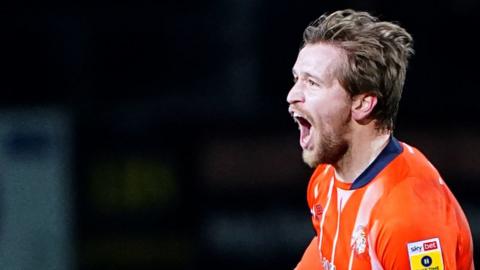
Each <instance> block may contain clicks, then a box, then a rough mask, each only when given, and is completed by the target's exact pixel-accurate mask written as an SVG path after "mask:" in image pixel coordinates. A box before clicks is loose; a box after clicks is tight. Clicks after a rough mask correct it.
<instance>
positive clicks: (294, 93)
mask: <svg viewBox="0 0 480 270" xmlns="http://www.w3.org/2000/svg"><path fill="white" fill-rule="evenodd" d="M304 101H305V96H304V94H303V91H302V90H301V89H300V87H298V82H297V83H295V84H294V85H293V87H292V89H290V91H289V92H288V95H287V102H288V103H289V104H294V103H297V102H304Z"/></svg>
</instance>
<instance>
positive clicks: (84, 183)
mask: <svg viewBox="0 0 480 270" xmlns="http://www.w3.org/2000/svg"><path fill="white" fill-rule="evenodd" d="M420 5H421V6H420ZM343 8H354V9H362V10H367V11H370V12H372V13H373V14H374V15H377V16H380V17H381V18H382V19H385V20H389V21H396V22H400V24H401V25H402V26H404V27H405V28H406V29H407V30H409V32H410V33H411V34H412V35H413V37H414V39H415V50H416V55H415V56H414V57H413V59H412V61H411V65H410V69H409V71H408V75H407V82H406V87H405V91H404V95H403V99H402V103H401V106H400V113H399V116H398V121H397V127H396V131H395V134H396V136H397V137H398V138H399V139H401V140H403V141H405V142H408V143H410V144H412V145H414V146H417V147H418V148H420V149H421V150H422V151H423V152H424V153H425V154H426V155H427V156H428V157H429V158H430V160H431V161H432V163H433V164H434V165H435V166H436V167H437V168H438V169H439V171H440V172H441V173H442V175H443V177H444V179H445V181H446V182H447V183H448V185H449V186H450V188H451V189H452V191H453V192H454V194H455V195H456V196H457V198H458V200H459V201H460V203H461V204H462V206H463V208H464V210H465V212H466V214H467V216H468V218H469V221H470V225H471V229H472V232H473V234H474V238H475V241H476V243H479V242H478V241H479V239H480V227H479V226H480V213H479V208H478V207H479V202H480V200H479V199H478V197H477V189H478V188H479V187H480V184H479V183H478V181H479V176H480V154H479V152H480V137H479V135H480V129H479V128H480V126H479V125H478V116H479V114H478V112H477V109H478V98H477V92H478V91H479V88H478V71H479V69H478V63H479V60H480V59H479V56H478V43H477V42H475V41H474V40H475V39H476V36H477V34H478V22H477V19H478V18H476V17H477V14H476V13H477V10H478V9H479V8H480V4H479V2H478V1H474V0H461V1H453V0H452V1H447V0H444V1H435V2H433V1H432V2H423V1H422V3H419V2H418V1H394V2H388V1H379V0H369V1H361V3H357V2H356V1H351V0H350V1H307V2H305V1H286V0H277V1H253V0H245V1H242V0H228V1H218V0H216V1H215V0H214V1H193V0H177V1H173V0H168V1H135V2H134V1H129V2H127V1H119V2H101V1H99V2H86V3H83V2H82V3H74V2H50V3H46V2H42V3H41V4H38V5H37V6H20V5H16V6H11V7H5V8H2V9H0V31H1V32H0V33H1V39H0V40H1V43H0V44H1V45H0V48H1V58H0V59H1V67H2V69H1V71H2V76H1V80H0V87H1V89H2V98H1V99H0V109H1V111H0V197H2V198H0V259H1V260H0V261H2V262H1V263H0V266H1V268H2V269H139V270H141V269H207V268H210V269H211V268H220V269H221V268H224V269H277V268H278V269H292V268H293V267H294V266H295V265H296V263H297V262H298V260H299V258H300V257H301V255H302V253H303V250H304V248H305V246H306V245H307V244H308V242H309V240H310V238H311V237H312V235H313V230H312V228H311V225H310V217H309V211H308V207H307V205H306V200H305V190H306V185H307V182H308V178H309V175H310V173H311V171H310V170H309V169H308V168H307V167H306V166H304V165H303V164H302V161H301V153H300V148H299V146H298V134H297V128H296V126H295V124H293V122H292V120H291V119H290V117H289V115H288V113H287V104H286V102H285V98H286V94H287V91H288V90H289V88H290V87H291V85H292V78H291V77H292V76H291V67H292V65H293V63H294V61H295V58H296V54H297V51H298V48H299V45H300V41H301V36H302V32H303V29H304V28H305V27H306V26H307V25H308V23H309V22H311V21H312V20H314V19H315V18H317V17H318V16H319V15H321V14H322V13H324V12H330V11H334V10H337V9H343ZM425 193H426V196H428V191H425ZM426 226H428V225H426ZM477 246H478V244H477ZM475 256H476V258H477V259H478V258H479V256H480V253H479V252H478V249H477V250H476V251H475Z"/></svg>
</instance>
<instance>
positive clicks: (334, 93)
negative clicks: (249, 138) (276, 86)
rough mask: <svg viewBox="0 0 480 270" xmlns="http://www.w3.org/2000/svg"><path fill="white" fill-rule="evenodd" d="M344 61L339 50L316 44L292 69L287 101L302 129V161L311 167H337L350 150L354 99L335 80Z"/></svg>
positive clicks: (299, 57) (304, 53)
mask: <svg viewBox="0 0 480 270" xmlns="http://www.w3.org/2000/svg"><path fill="white" fill-rule="evenodd" d="M344 59H345V56H343V55H342V54H341V51H340V49H338V48H335V47H333V46H332V45H328V44H324V43H317V44H313V45H306V46H305V47H304V48H303V49H302V50H301V51H300V52H299V54H298V58H297V61H296V62H295V65H294V66H293V77H294V81H295V84H294V85H293V87H292V89H291V90H290V92H289V93H288V96H287V101H288V103H289V104H290V106H289V112H290V114H291V115H292V116H293V118H294V119H295V122H297V124H298V126H299V129H300V145H301V147H302V149H303V160H304V161H305V163H307V164H308V165H309V166H311V167H316V166H317V165H319V164H320V163H329V164H333V163H336V162H337V161H338V160H339V159H340V158H341V157H342V156H343V154H345V152H346V151H347V149H348V141H347V137H348V134H349V131H350V129H349V122H350V118H351V117H350V116H351V98H350V96H349V94H348V93H347V91H346V90H345V89H344V88H343V87H342V86H341V85H340V82H339V81H338V80H337V78H336V77H335V74H336V72H335V71H336V68H337V67H338V66H339V65H340V63H342V61H345V60H344Z"/></svg>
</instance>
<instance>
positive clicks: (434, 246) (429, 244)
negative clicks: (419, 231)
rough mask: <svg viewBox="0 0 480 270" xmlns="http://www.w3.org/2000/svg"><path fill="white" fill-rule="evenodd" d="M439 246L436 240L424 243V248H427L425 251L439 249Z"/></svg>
mask: <svg viewBox="0 0 480 270" xmlns="http://www.w3.org/2000/svg"><path fill="white" fill-rule="evenodd" d="M437 248H438V246H437V242H436V241H432V242H427V243H423V250H425V251H429V250H432V249H437Z"/></svg>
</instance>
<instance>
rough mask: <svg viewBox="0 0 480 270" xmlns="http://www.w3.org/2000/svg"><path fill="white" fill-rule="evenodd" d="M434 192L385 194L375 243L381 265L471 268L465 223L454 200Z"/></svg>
mask: <svg viewBox="0 0 480 270" xmlns="http://www.w3.org/2000/svg"><path fill="white" fill-rule="evenodd" d="M436 192H439V191H436V190H433V189H430V190H429V189H413V190H400V192H393V194H390V195H389V196H388V197H389V200H388V201H386V202H385V204H384V206H383V207H382V212H383V214H380V215H379V222H380V226H379V229H378V233H377V239H376V243H375V246H376V247H375V249H376V254H377V257H378V260H379V262H380V264H381V265H382V266H383V268H384V269H392V270H405V269H425V268H426V269H428V267H431V269H435V267H437V266H439V268H438V269H448V270H455V269H462V270H463V269H473V260H472V257H471V256H472V249H471V237H470V235H471V234H470V231H469V228H468V223H467V221H466V219H465V220H459V219H458V215H457V213H458V210H459V209H458V208H459V205H458V204H457V202H456V200H454V201H451V200H448V199H444V198H448V196H447V197H446V196H436ZM452 198H453V197H452ZM460 211H461V210H460ZM461 237H463V238H465V237H466V238H469V239H463V240H461ZM459 241H463V243H459ZM459 249H463V254H461V253H459Z"/></svg>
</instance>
